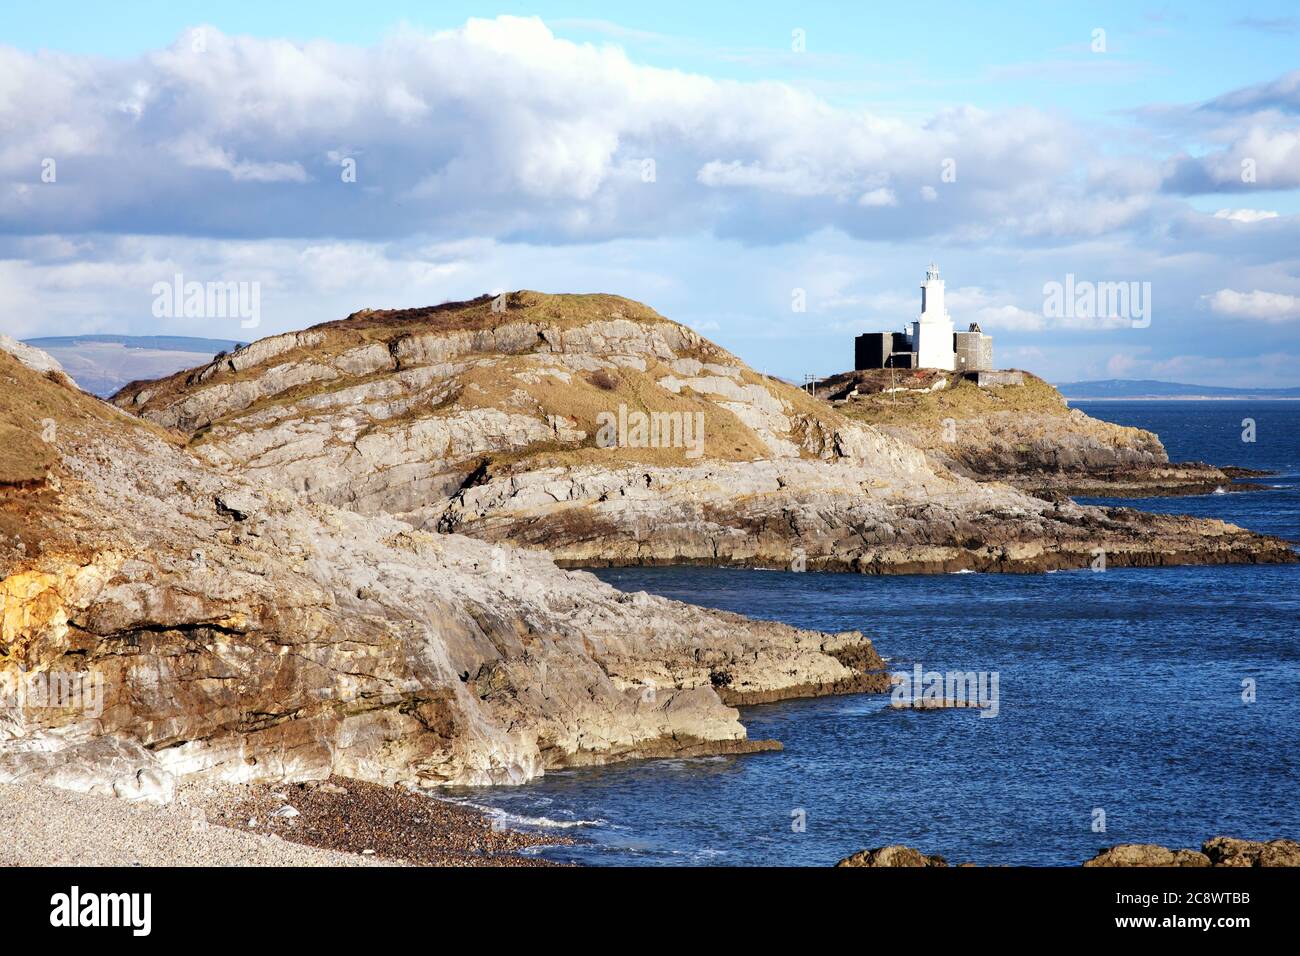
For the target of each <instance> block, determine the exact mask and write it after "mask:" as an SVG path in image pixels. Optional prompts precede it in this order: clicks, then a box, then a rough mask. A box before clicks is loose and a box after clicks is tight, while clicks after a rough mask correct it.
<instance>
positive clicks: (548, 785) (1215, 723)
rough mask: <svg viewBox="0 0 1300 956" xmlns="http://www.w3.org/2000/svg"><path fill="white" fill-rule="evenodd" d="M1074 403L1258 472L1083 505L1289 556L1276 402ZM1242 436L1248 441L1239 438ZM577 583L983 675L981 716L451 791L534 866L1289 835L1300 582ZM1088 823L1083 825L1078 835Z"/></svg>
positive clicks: (688, 572) (1292, 425)
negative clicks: (890, 847)
mask: <svg viewBox="0 0 1300 956" xmlns="http://www.w3.org/2000/svg"><path fill="white" fill-rule="evenodd" d="M1078 404H1079V405H1080V406H1081V407H1083V408H1084V409H1085V411H1087V412H1088V413H1089V414H1092V415H1095V416H1097V417H1100V418H1104V419H1107V420H1110V421H1115V422H1118V423H1120V424H1127V425H1138V426H1140V427H1143V428H1148V429H1151V430H1152V431H1155V432H1156V433H1157V434H1159V435H1160V436H1161V438H1162V440H1163V441H1164V442H1165V444H1166V447H1167V448H1168V450H1169V452H1170V456H1171V458H1173V459H1174V460H1203V461H1209V462H1211V463H1213V464H1220V465H1229V464H1231V465H1241V466H1245V467H1251V468H1261V469H1271V470H1275V471H1277V472H1278V474H1277V475H1275V476H1272V477H1269V478H1266V479H1262V481H1263V482H1265V483H1267V484H1269V485H1270V486H1271V487H1270V489H1269V490H1267V491H1262V492H1250V493H1244V492H1240V493H1231V492H1228V493H1224V494H1214V495H1203V496H1196V497H1189V498H1157V499H1151V500H1142V501H1132V500H1128V501H1122V502H1120V501H1116V502H1106V503H1113V504H1126V505H1131V506H1134V507H1140V508H1146V509H1149V510H1155V511H1176V512H1181V513H1186V514H1194V515H1200V516H1212V517H1218V518H1223V519H1224V520H1228V521H1232V522H1234V523H1237V524H1241V525H1243V526H1245V527H1248V528H1252V529H1254V530H1259V531H1267V532H1270V533H1273V534H1278V535H1281V536H1284V537H1287V538H1288V539H1291V540H1300V403H1291V402H1098V403H1078ZM1246 418H1253V419H1254V420H1255V437H1256V441H1255V442H1253V443H1250V442H1243V441H1242V440H1241V438H1242V431H1243V428H1244V427H1245V426H1243V425H1242V424H1241V422H1242V420H1243V419H1246ZM599 574H600V576H601V577H602V578H604V579H605V580H606V581H608V582H610V583H611V584H613V585H615V586H616V587H619V588H621V589H624V590H629V591H636V590H646V591H650V592H653V593H656V594H662V595H665V596H667V597H672V598H677V599H680V600H683V601H691V602H694V603H697V604H701V605H706V606H709V607H717V608H725V609H727V610H733V611H740V612H743V613H746V614H749V615H752V616H755V617H764V618H770V619H774V620H781V621H786V622H789V623H791V624H796V625H800V626H803V627H814V628H819V629H824V630H842V629H849V628H857V629H861V630H863V631H864V632H866V633H868V634H870V635H872V636H873V637H874V639H875V640H876V644H877V647H878V648H879V649H880V651H881V652H882V653H883V654H884V655H885V656H886V657H888V658H889V659H890V662H891V668H896V669H900V670H909V671H910V670H911V668H912V666H913V665H914V664H915V663H920V664H921V665H922V666H923V667H924V668H925V669H926V670H936V671H949V670H961V671H986V672H990V673H993V672H996V673H997V674H998V676H999V691H998V715H997V716H996V717H995V718H986V717H981V716H980V715H979V714H978V712H976V711H962V710H956V711H951V710H950V711H943V712H934V713H917V712H915V711H892V710H890V709H888V706H887V705H888V698H887V697H885V696H883V695H856V696H849V697H834V698H821V699H818V700H810V701H790V702H786V703H781V704H768V705H763V706H757V707H747V708H743V709H742V720H743V721H744V722H745V724H746V725H747V727H748V728H749V734H750V736H751V737H753V738H766V737H771V738H776V739H778V740H780V741H782V742H783V743H784V745H785V750H784V751H783V752H781V753H771V754H757V755H749V756H743V757H712V758H700V759H691V760H660V761H646V762H639V763H634V764H626V765H620V766H613V767H605V768H596V769H584V770H572V771H562V772H557V773H550V774H547V775H546V776H545V777H544V778H542V779H540V780H538V781H536V782H534V783H532V784H529V785H526V786H522V787H515V788H495V789H493V788H483V789H467V790H461V791H457V792H456V793H454V794H451V795H450V796H451V798H452V799H457V800H462V801H466V802H470V803H473V804H475V805H478V806H482V807H485V808H487V809H489V810H490V811H492V812H494V813H495V814H497V815H498V816H499V817H500V819H501V820H502V822H503V823H505V824H507V825H511V826H519V827H523V828H526V829H535V830H539V831H542V832H554V833H563V834H565V835H566V836H571V837H575V838H576V839H578V840H579V841H580V842H579V843H578V845H576V846H565V847H550V848H547V849H544V850H542V851H540V852H541V854H542V855H544V856H546V857H548V858H551V859H554V860H559V861H573V862H579V863H584V864H588V865H684V864H713V865H826V864H831V863H834V862H835V861H836V860H838V859H840V858H841V857H843V856H846V855H848V854H850V853H853V852H856V851H857V850H860V849H863V848H866V847H874V846H881V845H883V844H887V843H906V844H909V845H912V846H916V847H918V848H920V849H922V850H924V851H926V852H929V853H941V854H943V855H944V856H946V857H947V858H948V859H949V860H950V861H954V862H962V861H972V862H977V863H982V864H1028V865H1053V864H1055V865H1061V864H1071V865H1073V864H1077V863H1079V862H1082V861H1083V860H1085V859H1087V858H1088V857H1091V856H1092V855H1093V854H1094V853H1095V852H1096V851H1097V850H1098V849H1099V848H1100V847H1102V846H1106V845H1111V844H1115V843H1125V842H1154V843H1161V844H1165V845H1173V846H1198V845H1199V844H1200V843H1201V842H1202V841H1203V840H1204V839H1205V838H1207V837H1209V836H1212V835H1217V834H1231V835H1236V836H1242V837H1247V838H1256V839H1262V838H1273V837H1277V836H1288V837H1292V838H1300V626H1298V625H1300V566H1296V565H1290V566H1260V567H1250V566H1236V567H1189V568H1160V569H1127V568H1121V569H1111V570H1108V571H1105V572H1104V573H1096V572H1092V571H1075V572H1064V571H1063V572H1056V573H1052V574H1038V575H997V574H987V575H985V574H949V575H936V576H919V575H909V576H892V577H861V576H857V575H850V574H815V573H806V574H791V573H782V572H770V571H745V570H730V569H703V568H647V569H613V570H602V571H600V572H599ZM1251 682H1253V686H1254V689H1255V699H1254V701H1253V702H1250V703H1248V702H1246V701H1245V700H1243V693H1244V684H1248V683H1251ZM1099 813H1104V822H1105V832H1095V831H1094V827H1095V825H1096V822H1097V821H1098V820H1099V819H1100V816H1099ZM800 822H802V824H803V826H802V827H800V826H798V824H799V823H800Z"/></svg>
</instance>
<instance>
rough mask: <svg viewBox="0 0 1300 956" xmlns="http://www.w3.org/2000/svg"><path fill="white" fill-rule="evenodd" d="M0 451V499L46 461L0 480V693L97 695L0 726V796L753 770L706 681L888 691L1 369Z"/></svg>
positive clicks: (832, 661) (786, 643)
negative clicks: (649, 764)
mask: <svg viewBox="0 0 1300 956" xmlns="http://www.w3.org/2000/svg"><path fill="white" fill-rule="evenodd" d="M46 418H53V419H54V420H56V424H57V427H56V428H55V429H54V430H53V432H51V433H50V435H49V441H48V442H47V441H46V440H45V439H44V438H42V437H41V435H42V425H41V422H42V420H44V419H46ZM0 428H3V429H8V430H9V431H10V432H12V433H13V434H16V435H20V436H22V437H24V439H26V440H28V441H26V443H14V444H8V443H6V444H5V445H4V446H3V448H0V466H3V467H0V473H4V470H3V469H4V468H7V467H8V465H9V463H10V461H9V459H10V457H11V456H12V455H14V454H25V450H26V449H28V448H30V447H42V448H45V449H46V451H47V452H48V454H49V464H48V467H47V470H46V471H45V472H44V473H43V476H42V477H41V478H39V479H38V480H36V481H32V482H27V481H23V482H7V483H6V482H4V481H3V480H0V599H2V602H3V603H2V608H0V678H3V679H4V680H6V681H8V682H10V683H12V682H15V681H19V680H31V679H33V677H40V678H41V679H42V680H44V679H47V678H49V677H50V676H51V675H58V676H59V677H60V679H61V680H67V681H71V682H72V683H71V686H94V683H95V682H102V685H101V687H100V690H99V697H98V706H97V707H95V708H93V709H92V708H90V707H88V706H86V703H87V701H86V700H85V699H80V698H79V699H78V700H76V701H72V702H64V703H66V704H67V705H66V706H44V705H41V706H32V705H31V704H32V701H31V700H30V699H28V701H27V704H28V706H25V707H19V706H16V705H15V703H14V702H13V701H10V702H8V706H7V707H6V708H5V709H4V710H3V711H0V781H6V780H21V781H45V782H50V783H55V784H58V785H60V786H65V787H68V788H71V789H76V790H81V791H86V792H94V793H110V794H112V793H115V794H117V795H119V796H123V797H128V798H135V799H140V798H143V799H152V800H158V801H165V800H166V799H168V798H169V796H170V794H171V793H172V788H173V786H174V782H175V780H176V778H178V777H182V776H189V775H201V776H208V777H211V778H217V779H223V780H230V781H252V780H285V779H293V780H301V779H321V778H324V777H326V776H328V775H329V774H330V773H338V774H341V775H345V776H351V777H356V778H360V779H364V780H369V781H374V782H379V783H394V782H407V783H411V784H415V785H423V786H433V785H437V784H441V783H448V782H457V783H505V782H519V781H524V780H527V779H529V778H531V777H534V776H536V775H537V774H540V773H542V772H543V771H544V770H546V769H548V768H554V767H566V766H577V765H585V764H594V763H602V762H607V761H613V760H622V759H631V758H638V757H649V756H661V755H668V754H679V755H689V754H699V753H718V752H721V753H744V752H749V751H753V750H758V749H770V748H772V747H775V746H777V745H776V744H775V743H774V742H770V741H755V740H749V739H748V738H747V736H746V733H745V728H744V727H743V726H742V725H741V723H740V721H739V719H738V713H737V711H736V710H735V709H733V707H731V706H730V705H729V704H728V703H727V702H726V701H724V699H722V697H720V695H719V690H718V689H717V685H719V684H721V683H723V682H721V681H720V675H726V681H725V687H724V688H723V689H724V692H725V696H726V697H727V698H728V699H729V700H745V699H751V698H753V699H757V698H771V699H778V698H781V697H787V696H799V695H803V694H813V693H821V692H827V691H830V690H837V689H844V688H850V687H856V686H858V685H861V684H864V683H870V682H871V680H873V679H874V680H879V678H871V679H869V678H866V677H865V676H864V674H865V673H866V672H867V671H869V670H877V669H883V667H884V662H883V661H882V660H881V659H880V658H879V656H878V655H877V654H876V653H875V651H874V649H873V648H872V647H871V643H870V641H869V640H867V639H866V638H864V637H863V636H862V635H860V634H857V633H844V634H837V635H829V634H821V633H816V632H811V631H805V630H799V629H796V628H792V627H787V626H784V625H780V624H775V623H767V622H754V621H750V620H747V619H745V618H743V617H740V616H738V615H733V614H727V613H722V612H714V611H708V610H704V609H700V608H695V607H692V606H689V605H684V604H680V603H677V602H674V601H668V600H664V599H661V598H656V597H652V596H650V595H648V594H645V593H638V594H623V593H620V592H618V591H616V590H615V589H613V588H611V587H609V586H607V585H605V584H603V583H601V582H600V581H598V580H597V579H596V578H595V577H593V576H591V575H589V574H585V573H575V572H566V571H562V570H560V569H559V568H557V567H556V566H555V564H554V563H553V562H552V561H551V560H550V558H549V557H548V556H547V555H545V554H543V553H539V552H536V551H526V550H518V549H511V548H504V547H498V546H494V545H492V544H490V543H485V542H481V541H476V540H473V539H470V538H467V537H463V536H460V535H453V534H437V533H431V532H427V531H421V530H417V529H415V528H412V527H411V525H409V524H407V523H405V522H402V521H400V520H398V519H397V518H393V517H389V516H387V515H383V514H360V513H358V512H356V511H352V510H347V509H340V508H337V507H334V506H332V505H330V504H326V503H321V502H315V503H313V502H304V501H303V500H302V498H301V496H299V495H298V494H295V493H292V492H291V491H289V490H286V489H284V488H281V487H277V486H276V485H275V484H274V483H273V482H269V481H264V480H262V478H263V477H264V476H259V477H255V478H250V477H246V476H244V475H242V474H240V473H239V472H238V470H231V471H228V472H223V471H221V470H218V469H216V468H213V467H212V466H211V465H209V464H206V463H204V462H203V461H200V460H198V459H197V458H195V457H194V456H193V455H192V454H191V453H190V452H188V451H187V450H185V449H184V448H183V447H178V442H177V441H175V440H174V439H173V438H171V437H169V435H168V433H166V432H164V431H162V430H161V429H159V428H157V427H155V426H152V425H149V424H147V423H144V422H141V421H140V420H139V419H136V418H134V417H132V416H129V415H126V414H124V413H122V412H120V411H118V410H116V409H114V408H112V407H111V406H108V405H104V404H103V403H100V402H98V401H97V400H95V399H93V398H91V397H90V396H88V395H85V394H84V393H81V392H78V391H76V390H74V389H72V388H71V387H70V386H68V385H67V384H66V383H64V382H60V381H55V380H54V379H53V378H51V377H47V376H45V375H40V374H37V373H36V372H35V371H33V370H32V369H30V368H28V367H26V366H24V365H22V364H20V363H19V362H17V361H16V360H15V359H14V358H13V357H12V356H11V355H10V354H9V353H8V352H5V351H0ZM79 681H80V682H84V683H83V684H78V683H77V682H79ZM15 686H16V685H15ZM47 703H48V702H47Z"/></svg>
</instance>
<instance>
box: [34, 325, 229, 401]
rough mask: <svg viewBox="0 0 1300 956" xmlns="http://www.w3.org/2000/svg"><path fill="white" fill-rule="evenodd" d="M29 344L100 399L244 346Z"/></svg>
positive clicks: (99, 339) (126, 339) (84, 338)
mask: <svg viewBox="0 0 1300 956" xmlns="http://www.w3.org/2000/svg"><path fill="white" fill-rule="evenodd" d="M26 341H27V344H28V345H31V346H34V347H36V348H38V349H41V350H43V351H45V352H48V353H49V354H50V355H52V356H54V357H55V358H56V359H58V360H59V363H60V364H61V365H62V366H63V368H64V369H65V370H66V371H67V373H68V374H69V375H71V376H72V378H73V379H74V380H75V381H76V383H77V384H78V385H80V386H81V387H82V388H84V389H85V390H86V391H88V392H90V393H91V394H92V395H98V396H100V397H101V398H107V397H108V396H109V395H112V394H113V393H114V392H116V391H117V390H118V389H119V388H121V387H122V386H123V385H126V384H127V383H128V382H133V381H135V380H136V379H145V378H159V377H161V376H164V375H171V374H172V373H173V372H178V371H180V370H181V369H184V368H191V367H193V366H195V365H203V364H204V363H206V362H208V361H210V360H211V359H212V356H214V355H216V354H217V353H218V352H229V351H232V350H234V349H236V348H238V347H239V345H240V344H241V343H239V342H236V341H235V340H233V339H204V338H195V337H193V336H189V335H59V336H46V337H43V338H35V339H27V340H26Z"/></svg>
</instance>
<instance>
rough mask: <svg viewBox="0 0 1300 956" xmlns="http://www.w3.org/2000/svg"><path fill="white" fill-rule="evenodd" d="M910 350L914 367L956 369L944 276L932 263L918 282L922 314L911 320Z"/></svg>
mask: <svg viewBox="0 0 1300 956" xmlns="http://www.w3.org/2000/svg"><path fill="white" fill-rule="evenodd" d="M912 351H913V352H915V353H916V367H918V368H939V369H945V370H947V371H949V372H951V371H953V370H954V369H955V368H956V353H955V351H954V350H953V337H952V319H951V317H949V315H948V310H947V309H946V308H944V304H943V279H941V278H939V268H938V267H937V266H936V265H935V264H934V263H933V262H932V263H930V268H928V269H926V270H925V282H923V283H921V315H920V318H918V319H917V320H916V321H914V322H913V323H912Z"/></svg>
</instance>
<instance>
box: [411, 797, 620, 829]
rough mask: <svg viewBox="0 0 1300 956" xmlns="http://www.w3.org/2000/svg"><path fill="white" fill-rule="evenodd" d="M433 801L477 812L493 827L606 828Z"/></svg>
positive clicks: (595, 822) (592, 822)
mask: <svg viewBox="0 0 1300 956" xmlns="http://www.w3.org/2000/svg"><path fill="white" fill-rule="evenodd" d="M434 799H435V800H445V801H446V802H447V803H454V804H456V805H457V806H462V807H468V808H469V809H471V810H477V811H478V812H479V813H482V814H485V815H487V816H488V817H490V818H491V819H492V822H493V824H494V825H497V826H503V827H507V828H508V827H542V828H544V829H548V830H567V829H569V828H570V827H603V826H608V825H609V821H608V820H553V819H551V818H550V817H530V816H525V815H524V814H522V813H511V812H510V811H508V810H502V809H501V808H500V807H489V806H484V805H483V804H479V803H474V802H473V801H472V800H455V799H451V798H448V797H434Z"/></svg>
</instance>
